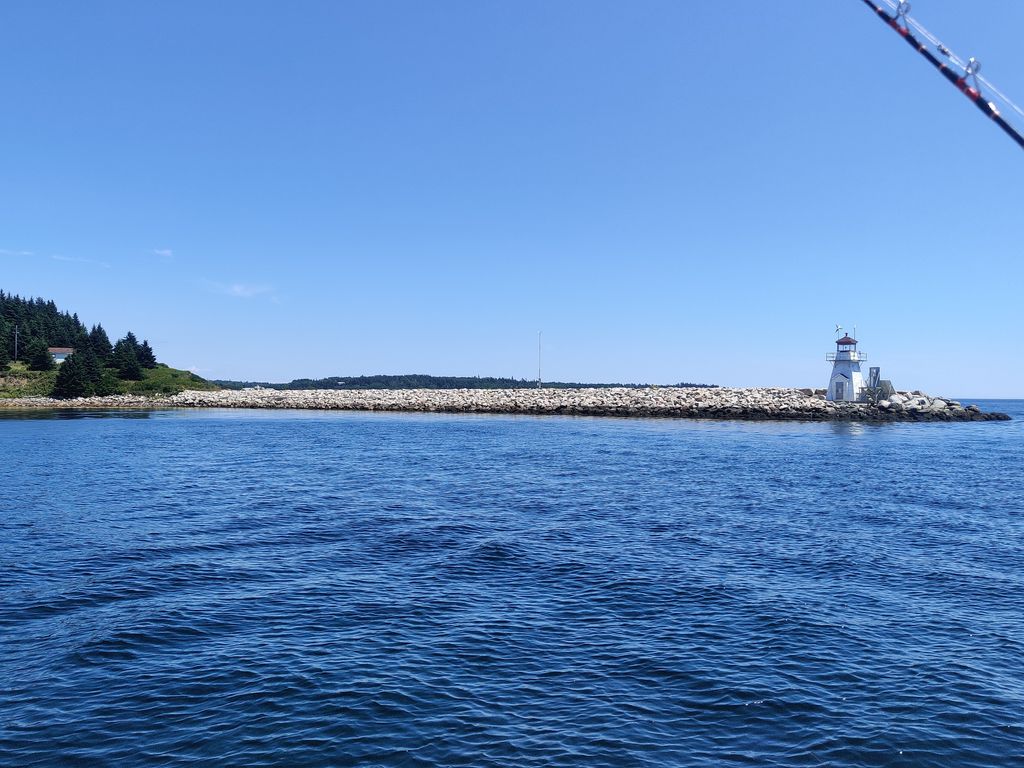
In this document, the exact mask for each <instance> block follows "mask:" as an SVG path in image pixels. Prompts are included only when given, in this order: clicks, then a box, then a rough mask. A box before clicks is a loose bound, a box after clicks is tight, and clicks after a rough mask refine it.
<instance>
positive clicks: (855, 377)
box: [825, 334, 868, 402]
mask: <svg viewBox="0 0 1024 768" xmlns="http://www.w3.org/2000/svg"><path fill="white" fill-rule="evenodd" d="M825 359H826V360H828V361H829V362H830V363H832V378H830V379H829V380H828V395H827V396H826V399H828V400H846V401H847V402H854V401H857V400H860V399H861V393H862V392H863V391H864V375H863V374H862V373H861V372H860V364H861V362H863V361H864V360H867V359H868V356H867V355H865V354H863V353H862V352H858V351H857V340H856V339H852V338H850V335H849V334H845V335H844V336H843V338H841V339H839V340H838V341H837V342H836V351H835V352H829V353H828V354H827V355H825Z"/></svg>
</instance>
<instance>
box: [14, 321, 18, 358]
mask: <svg viewBox="0 0 1024 768" xmlns="http://www.w3.org/2000/svg"><path fill="white" fill-rule="evenodd" d="M14 362H18V326H14Z"/></svg>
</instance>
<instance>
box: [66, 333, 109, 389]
mask: <svg viewBox="0 0 1024 768" xmlns="http://www.w3.org/2000/svg"><path fill="white" fill-rule="evenodd" d="M71 357H77V358H78V365H79V366H80V367H81V369H82V373H83V375H84V377H85V380H86V381H87V382H88V390H89V392H88V393H89V394H90V395H95V394H97V392H96V388H97V387H98V386H99V385H100V382H101V381H102V379H103V366H102V365H100V361H99V359H98V358H97V357H96V354H95V353H94V352H93V351H92V348H91V347H90V346H88V345H86V346H84V347H82V349H81V351H79V352H75V353H74V354H73V355H71Z"/></svg>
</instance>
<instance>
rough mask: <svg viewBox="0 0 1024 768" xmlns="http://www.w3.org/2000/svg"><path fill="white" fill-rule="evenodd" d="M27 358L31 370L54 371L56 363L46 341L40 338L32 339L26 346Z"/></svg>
mask: <svg viewBox="0 0 1024 768" xmlns="http://www.w3.org/2000/svg"><path fill="white" fill-rule="evenodd" d="M25 358H26V359H27V360H28V369H29V370H30V371H52V370H53V368H54V365H55V363H54V362H53V355H51V354H50V350H49V349H47V347H46V342H45V341H43V340H42V339H40V338H35V339H32V341H30V342H29V343H28V345H27V346H26V347H25Z"/></svg>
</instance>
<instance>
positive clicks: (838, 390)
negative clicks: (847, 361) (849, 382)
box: [832, 381, 846, 400]
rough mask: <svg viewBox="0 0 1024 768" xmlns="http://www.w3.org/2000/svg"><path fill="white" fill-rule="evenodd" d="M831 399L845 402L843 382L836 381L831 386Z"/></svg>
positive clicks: (844, 385)
mask: <svg viewBox="0 0 1024 768" xmlns="http://www.w3.org/2000/svg"><path fill="white" fill-rule="evenodd" d="M832 399H833V400H845V399H846V382H845V381H837V382H836V383H835V384H834V385H833V394H832Z"/></svg>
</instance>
